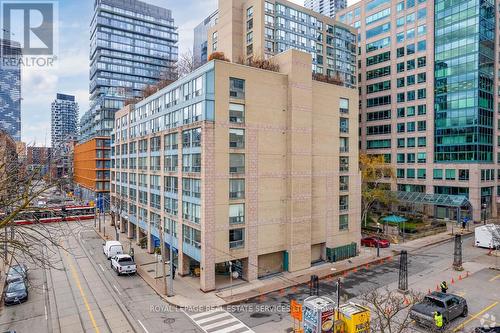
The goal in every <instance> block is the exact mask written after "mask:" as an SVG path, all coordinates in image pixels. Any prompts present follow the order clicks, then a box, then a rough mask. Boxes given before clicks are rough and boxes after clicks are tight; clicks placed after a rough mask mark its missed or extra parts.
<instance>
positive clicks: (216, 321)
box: [181, 308, 254, 333]
mask: <svg viewBox="0 0 500 333" xmlns="http://www.w3.org/2000/svg"><path fill="white" fill-rule="evenodd" d="M181 311H182V312H183V313H184V314H185V315H186V316H188V318H189V319H191V321H193V322H194V323H195V324H196V326H198V327H199V328H200V329H201V330H202V331H203V332H218V333H229V332H233V331H238V332H242V333H244V332H245V333H254V331H252V330H251V329H250V328H249V327H248V326H247V325H245V324H244V323H243V322H242V321H240V320H239V319H238V318H236V317H235V316H233V315H232V314H230V313H229V312H227V311H226V310H224V309H222V308H217V309H213V310H209V311H205V312H200V313H195V314H191V315H190V314H188V313H187V312H186V311H184V310H182V309H181Z"/></svg>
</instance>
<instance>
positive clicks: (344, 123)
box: [340, 117, 349, 133]
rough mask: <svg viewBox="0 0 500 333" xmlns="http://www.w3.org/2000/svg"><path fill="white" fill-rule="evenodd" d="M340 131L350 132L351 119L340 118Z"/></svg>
mask: <svg viewBox="0 0 500 333" xmlns="http://www.w3.org/2000/svg"><path fill="white" fill-rule="evenodd" d="M340 133H349V119H348V118H342V117H341V118H340Z"/></svg>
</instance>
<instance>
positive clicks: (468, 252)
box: [227, 235, 500, 333]
mask: <svg viewBox="0 0 500 333" xmlns="http://www.w3.org/2000/svg"><path fill="white" fill-rule="evenodd" d="M472 244H473V235H471V236H468V237H466V238H464V240H463V261H464V265H466V266H467V263H470V265H469V266H471V267H473V268H476V269H477V272H475V273H473V274H471V275H470V276H469V277H468V278H464V279H463V280H462V281H458V280H457V281H456V283H455V284H454V285H451V277H452V276H454V277H455V279H457V277H458V276H459V274H458V273H457V274H455V272H453V273H452V272H451V265H452V263H453V246H454V244H453V242H446V243H442V244H439V245H434V246H429V247H426V248H423V249H420V250H416V251H413V252H410V253H409V255H408V276H409V288H410V289H414V290H418V291H421V292H426V291H428V289H431V290H434V289H435V288H436V285H437V284H438V283H439V282H440V281H442V280H447V281H448V283H449V284H450V292H455V293H457V294H458V295H460V296H463V297H465V298H466V299H467V301H468V304H469V317H468V318H466V319H460V320H457V321H455V322H454V323H453V327H454V328H456V329H457V332H458V331H460V332H470V330H471V328H473V327H476V326H480V325H481V320H483V322H485V323H486V324H488V323H489V324H492V323H493V322H491V318H500V304H499V303H497V302H499V301H500V290H499V289H500V288H499V287H500V276H498V275H499V274H500V271H495V270H491V269H489V268H488V267H490V266H493V265H494V263H495V262H494V259H493V258H491V257H489V256H487V255H486V254H487V252H488V251H487V250H485V249H480V248H476V247H473V246H472ZM398 260H399V257H394V259H393V260H392V261H390V262H386V263H383V264H379V265H372V266H370V267H368V268H362V269H359V270H357V271H356V272H355V273H350V274H349V275H348V276H347V277H342V292H341V298H342V302H346V301H359V299H357V297H358V296H360V295H363V294H365V293H367V292H369V291H371V290H374V289H379V288H386V287H387V288H389V289H391V290H393V289H396V288H397V282H398V271H399V262H398ZM469 266H467V267H469ZM464 276H465V273H464ZM336 281H337V280H336V278H332V279H327V280H326V281H325V280H322V281H320V287H319V289H320V295H323V296H327V297H330V298H331V299H333V300H336ZM308 296H309V288H308V286H307V285H302V286H298V287H296V288H288V289H286V290H282V291H278V292H274V293H271V294H267V295H265V296H261V297H258V298H255V299H252V300H249V301H248V302H246V303H245V304H238V305H233V306H229V307H228V308H227V309H228V311H229V312H230V313H232V314H233V315H234V316H235V317H236V318H238V319H240V320H241V321H242V322H244V323H245V324H246V325H248V327H250V328H252V329H253V330H254V331H255V332H262V333H265V332H289V331H290V330H289V328H290V327H292V325H293V323H292V321H291V318H290V315H289V313H287V312H288V306H289V304H290V300H291V299H295V300H298V301H303V300H304V299H305V298H307V297H308ZM478 313H479V315H477V314H478ZM488 320H490V321H489V322H488ZM497 321H498V322H500V320H497ZM461 323H465V325H464V328H463V329H462V327H461V326H460V324H461ZM413 331H415V332H425V330H421V329H419V328H418V327H414V328H413Z"/></svg>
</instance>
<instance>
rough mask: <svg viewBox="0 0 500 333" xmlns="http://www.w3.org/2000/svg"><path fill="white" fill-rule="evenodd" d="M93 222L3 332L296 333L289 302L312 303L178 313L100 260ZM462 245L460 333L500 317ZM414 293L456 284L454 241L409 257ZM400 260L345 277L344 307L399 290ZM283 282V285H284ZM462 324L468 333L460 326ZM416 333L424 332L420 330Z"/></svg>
mask: <svg viewBox="0 0 500 333" xmlns="http://www.w3.org/2000/svg"><path fill="white" fill-rule="evenodd" d="M92 225H93V223H92V222H82V223H70V224H67V223H61V224H60V228H59V230H60V234H61V235H60V236H61V238H60V239H61V243H60V245H61V247H56V246H49V247H48V249H47V251H46V252H47V257H49V258H51V262H53V263H54V266H55V267H51V268H46V269H42V268H35V267H33V268H31V269H30V298H29V300H28V302H26V303H24V304H21V305H16V306H11V307H5V306H3V307H2V308H1V309H0V331H5V330H16V331H17V332H41V333H43V332H50V333H51V332H71V333H73V332H99V333H100V332H120V333H121V332H141V333H142V332H145V333H156V332H175V333H184V332H186V333H187V332H193V333H194V332H210V333H221V332H238V333H240V332H241V333H251V332H257V333H261V332H262V333H279V332H290V330H291V329H290V328H291V327H292V321H291V320H290V315H289V313H288V311H289V303H290V300H291V299H296V300H299V301H303V300H304V299H305V298H306V297H308V296H309V289H308V287H307V286H306V285H302V286H297V287H295V288H288V289H286V290H282V291H278V292H274V293H271V294H267V295H263V296H261V297H259V298H255V299H251V300H249V301H248V302H246V303H244V304H236V305H231V306H227V307H225V308H224V309H213V310H209V311H207V312H203V313H195V312H188V311H183V310H179V309H174V308H172V307H171V306H169V305H168V304H167V303H166V302H164V301H163V300H162V299H161V298H160V297H159V296H158V295H157V294H156V293H155V292H154V291H153V290H152V289H151V288H150V287H149V286H148V285H147V284H146V283H145V282H144V281H143V280H142V279H141V278H140V277H139V276H136V275H132V276H117V275H116V274H115V272H114V271H112V270H111V268H110V262H109V261H108V260H107V259H106V258H105V257H104V255H103V253H102V239H101V238H100V237H99V236H98V235H97V234H96V233H95V232H94V230H93V229H92ZM472 242H473V237H470V236H469V237H467V238H465V239H464V244H463V249H464V250H463V253H464V266H465V267H466V268H467V269H468V270H470V271H471V275H470V276H469V277H467V278H464V279H463V280H461V281H456V283H455V284H453V285H450V292H454V293H457V294H458V295H461V296H463V297H465V298H466V299H467V301H468V303H469V317H468V318H465V319H460V320H459V321H457V322H455V323H453V324H454V327H455V329H456V331H457V332H462V331H463V332H469V331H470V328H472V327H475V326H479V325H480V324H484V323H486V324H492V323H493V322H494V320H496V319H495V318H500V304H499V303H498V302H499V301H500V288H498V287H499V286H500V272H499V271H495V270H491V269H489V268H488V267H490V266H493V265H494V264H495V261H494V259H493V258H492V257H490V256H487V255H486V254H487V250H484V249H478V248H475V247H473V246H472ZM408 259H409V266H408V269H409V284H410V288H411V289H416V290H420V291H427V290H428V289H432V290H434V289H435V286H436V284H437V283H439V282H440V281H441V280H443V279H446V280H448V281H449V279H450V278H451V277H453V276H455V278H456V277H457V275H456V274H455V273H456V272H453V271H452V270H451V264H452V262H453V242H447V243H442V244H439V245H435V246H430V247H426V248H423V249H419V250H416V251H412V252H410V253H409V256H408ZM398 267H399V264H398V257H397V256H396V257H394V259H393V260H392V261H389V262H385V263H382V264H378V265H371V266H369V267H363V268H362V269H358V270H357V271H356V272H351V273H350V274H349V275H347V276H346V277H343V278H342V295H341V296H342V301H347V300H351V301H352V300H357V297H359V296H360V295H362V294H364V293H366V292H368V291H370V290H373V289H377V288H385V287H387V288H390V289H394V288H395V287H396V284H397V281H398ZM283 279H284V278H283ZM335 283H336V278H331V279H327V280H322V281H321V282H320V294H321V295H326V296H329V297H331V298H332V299H335V298H336V286H335ZM460 324H463V326H464V329H462V327H461V326H460ZM414 331H415V332H423V331H422V330H419V329H418V328H415V329H414Z"/></svg>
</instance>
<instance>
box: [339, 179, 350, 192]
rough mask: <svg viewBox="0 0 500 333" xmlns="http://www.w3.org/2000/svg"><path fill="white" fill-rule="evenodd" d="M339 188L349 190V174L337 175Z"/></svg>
mask: <svg viewBox="0 0 500 333" xmlns="http://www.w3.org/2000/svg"><path fill="white" fill-rule="evenodd" d="M339 189H340V191H349V176H340V177H339Z"/></svg>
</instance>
